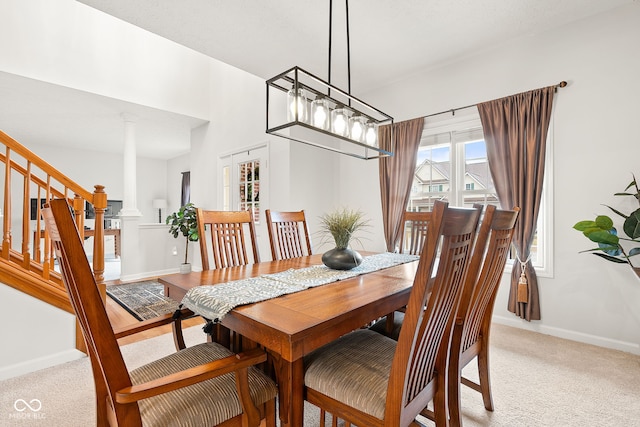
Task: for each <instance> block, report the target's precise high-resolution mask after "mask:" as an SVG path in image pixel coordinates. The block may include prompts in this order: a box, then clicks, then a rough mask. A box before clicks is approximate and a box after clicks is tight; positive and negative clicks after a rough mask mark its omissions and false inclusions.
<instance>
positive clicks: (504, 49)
mask: <svg viewBox="0 0 640 427" xmlns="http://www.w3.org/2000/svg"><path fill="white" fill-rule="evenodd" d="M638 22H640V3H633V4H631V5H629V6H626V7H623V8H620V9H617V10H614V11H612V12H610V13H607V14H604V15H601V16H598V17H595V18H589V19H586V20H583V21H579V22H575V23H574V24H572V25H568V26H566V27H563V28H560V29H557V30H554V31H550V32H547V33H541V34H536V35H532V36H530V37H526V38H522V39H520V40H516V41H513V42H509V43H505V44H504V45H503V46H501V47H500V48H497V49H493V50H489V51H485V52H479V53H478V55H476V56H473V57H468V58H464V59H461V60H460V61H459V62H456V63H452V64H448V65H445V66H442V67H441V68H437V69H433V70H428V71H425V72H424V73H422V74H420V75H416V76H413V77H412V78H408V79H405V80H403V81H400V82H397V83H394V84H392V85H390V86H389V87H386V88H384V89H382V90H380V91H378V92H375V93H369V94H366V95H362V98H363V99H365V100H367V102H369V103H371V104H372V105H375V106H377V107H378V108H380V109H381V110H382V111H385V112H389V113H390V114H391V115H393V116H394V117H395V118H396V120H397V121H400V120H406V119H410V118H414V117H421V116H424V115H428V114H431V113H436V112H439V111H445V110H449V109H451V108H456V107H461V106H465V105H469V104H474V103H477V102H482V101H488V100H491V99H495V98H500V97H503V96H508V95H511V94H515V93H519V92H523V91H527V90H531V89H535V88H539V87H544V86H549V85H552V84H557V83H559V82H560V81H561V80H566V81H568V82H569V85H568V86H567V87H566V88H564V89H560V90H559V91H558V92H557V94H556V98H555V105H554V112H553V119H554V122H555V127H554V128H553V171H552V172H553V182H554V187H553V196H554V201H553V204H554V208H553V229H554V239H553V250H554V259H553V264H554V274H553V277H541V278H540V280H539V281H540V283H539V285H540V305H541V311H542V320H541V321H536V322H531V323H528V322H525V321H522V320H520V319H519V318H517V317H515V316H514V315H513V314H511V313H509V312H508V311H507V310H506V301H507V292H508V285H507V284H506V283H504V281H503V284H502V286H501V288H500V292H499V295H498V300H497V302H496V312H495V316H496V320H497V321H499V322H502V323H508V324H511V325H515V326H518V327H522V328H526V329H533V330H537V331H540V332H544V333H548V334H552V335H557V336H562V337H567V338H571V339H575V340H578V341H585V342H589V343H594V344H597V345H602V346H606V347H612V348H617V349H622V350H624V351H628V352H632V353H636V354H640V332H639V331H640V280H638V279H637V278H636V277H635V275H633V273H632V272H631V271H630V270H629V269H628V268H627V267H625V266H620V265H614V264H612V263H608V262H606V261H603V260H601V259H598V258H596V257H594V256H593V255H591V254H579V253H578V252H579V251H581V250H584V249H589V248H590V247H591V246H592V245H590V244H589V242H588V241H587V240H586V239H585V238H584V237H583V236H582V235H581V234H580V233H578V232H577V231H575V230H573V229H572V226H573V224H575V223H576V222H577V221H579V220H583V219H592V218H594V217H595V215H597V214H607V209H606V208H605V207H603V206H602V204H609V205H612V206H622V205H621V203H622V201H621V200H620V198H618V197H614V196H613V193H615V192H620V191H623V190H624V188H625V187H626V185H627V184H628V183H629V182H630V181H631V173H635V174H636V176H640V169H638V159H639V158H640V141H639V140H638V132H637V125H636V122H637V116H638V113H640V109H639V107H638V96H637V95H638V94H639V93H640V79H639V78H638V70H640V56H639V55H638V54H637V52H638V46H637V45H638V43H637V42H638V40H640V25H638ZM341 167H342V169H341V174H342V175H343V176H344V175H346V174H348V173H349V171H350V170H352V169H353V167H354V166H353V164H352V162H351V160H350V159H343V160H342V166H341ZM362 170H363V176H362V179H360V180H359V181H357V180H352V182H353V183H354V187H353V188H351V189H349V191H345V192H343V193H341V198H342V199H343V200H345V201H354V203H360V204H362V205H363V206H365V205H366V206H367V211H369V212H372V213H373V212H375V213H376V214H377V215H379V216H380V215H381V214H380V213H379V212H380V204H379V201H378V200H377V199H376V198H375V197H373V194H374V192H373V191H370V190H369V187H370V186H371V183H374V182H377V171H376V168H373V167H369V165H368V164H367V165H364V166H363V167H362ZM364 174H366V178H364ZM365 193H366V194H371V196H372V197H371V198H370V199H368V200H365V197H364V196H363V194H365ZM619 229H620V228H619ZM637 262H638V263H640V260H638V261H637Z"/></svg>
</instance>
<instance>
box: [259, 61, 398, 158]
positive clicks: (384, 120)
mask: <svg viewBox="0 0 640 427" xmlns="http://www.w3.org/2000/svg"><path fill="white" fill-rule="evenodd" d="M266 87H267V97H266V102H267V110H266V125H267V128H266V132H267V133H268V134H270V135H275V136H279V137H281V138H286V139H289V140H293V141H297V142H301V143H303V144H307V145H311V146H314V147H318V148H322V149H325V150H330V151H333V152H336V153H340V154H345V155H348V156H351V157H356V158H359V159H364V160H370V159H378V158H381V157H388V156H393V151H387V150H384V149H382V148H379V147H377V146H373V145H369V144H367V143H364V142H359V141H355V140H353V139H351V138H349V137H345V136H341V135H337V134H335V133H333V132H331V131H329V130H324V129H321V128H318V127H315V126H313V125H311V124H310V123H306V122H304V121H300V120H298V113H297V111H296V114H295V117H294V120H293V121H288V120H286V119H285V120H284V122H279V123H278V124H276V125H274V126H272V127H270V125H269V120H270V109H273V108H277V109H278V111H279V112H280V114H283V112H285V111H286V108H287V105H286V103H285V104H284V105H282V104H277V103H276V101H274V99H276V96H272V91H277V92H276V93H279V92H284V94H285V96H284V98H285V99H286V94H287V92H288V91H289V90H291V89H292V88H293V89H295V90H296V91H298V90H299V89H304V90H305V91H306V92H307V93H310V94H314V95H315V96H322V97H324V98H325V99H326V100H328V102H329V104H330V108H331V109H333V108H334V107H335V106H336V105H343V106H344V107H345V108H347V109H348V110H350V111H352V112H355V113H358V114H360V115H362V116H363V117H365V118H366V119H367V120H368V121H371V122H373V123H375V124H376V125H377V126H378V129H379V128H380V126H384V125H393V117H391V116H389V115H388V114H386V113H383V112H382V111H380V110H378V109H377V108H374V107H372V106H371V105H369V104H367V103H365V102H364V101H361V100H360V99H358V98H356V97H354V96H352V95H350V94H348V93H347V92H345V91H343V90H341V89H339V88H337V87H335V86H333V85H331V84H329V83H327V82H325V81H324V80H322V79H320V78H319V77H316V76H314V75H313V74H311V73H309V72H307V71H305V70H303V69H302V68H300V67H298V66H295V67H293V68H291V69H289V70H287V71H285V72H283V73H281V74H278V75H277V76H275V77H273V78H271V79H269V80H267V81H266ZM276 100H277V99H276ZM272 103H274V105H271V104H272ZM307 108H309V107H308V106H307ZM272 122H273V118H272ZM296 129H305V130H304V131H299V132H297V131H296ZM306 130H311V131H314V132H318V133H319V134H323V135H326V136H329V137H332V138H335V139H337V140H340V141H346V142H348V143H349V145H346V147H347V148H344V147H345V144H341V148H337V147H333V146H330V145H326V143H323V142H320V141H313V140H310V139H309V138H308V136H305V137H302V136H299V135H296V133H299V134H302V133H309V132H308V131H306ZM287 131H288V132H287ZM391 132H392V134H391V140H392V141H393V126H391ZM311 135H313V134H311ZM319 139H325V140H326V139H327V138H326V137H320V138H319Z"/></svg>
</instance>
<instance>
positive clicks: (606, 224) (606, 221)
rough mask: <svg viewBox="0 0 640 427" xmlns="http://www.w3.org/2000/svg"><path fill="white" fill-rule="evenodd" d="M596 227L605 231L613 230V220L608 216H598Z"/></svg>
mask: <svg viewBox="0 0 640 427" xmlns="http://www.w3.org/2000/svg"><path fill="white" fill-rule="evenodd" d="M596 226H598V227H600V228H602V229H603V230H611V229H612V228H613V220H612V219H611V218H609V217H608V216H606V215H598V216H597V217H596Z"/></svg>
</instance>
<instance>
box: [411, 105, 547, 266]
mask: <svg viewBox="0 0 640 427" xmlns="http://www.w3.org/2000/svg"><path fill="white" fill-rule="evenodd" d="M550 129H551V128H550ZM549 133H550V134H551V133H552V132H551V131H550V132H549ZM550 145H551V144H547V149H548V150H549V151H548V153H547V167H546V168H545V170H546V172H545V173H546V176H545V182H546V183H547V185H545V187H550V176H549V175H550V173H549V170H551V166H550V164H549V162H550V157H549V152H550V149H549V147H550ZM549 193H550V191H547V190H546V188H545V189H543V194H542V203H541V207H540V214H539V215H538V225H537V232H536V236H535V237H534V242H533V244H532V246H531V260H532V262H533V265H534V266H535V267H536V270H537V272H538V273H539V274H541V275H549V274H550V273H551V270H550V264H551V258H550V253H549V252H550V244H547V242H550V241H551V238H550V232H549V231H550V226H549V224H550V221H549V215H550V213H549V212H550V198H549V197H550V195H549ZM435 200H443V201H448V202H449V203H450V204H451V205H452V206H466V207H471V206H472V205H473V204H475V203H480V204H483V205H487V204H495V205H498V206H499V205H500V204H499V202H498V197H497V195H496V190H495V187H494V185H493V180H492V178H491V173H490V170H489V162H488V159H487V150H486V145H485V142H484V135H483V133H482V125H481V123H480V119H479V117H478V114H477V111H474V112H472V113H467V114H465V115H464V116H462V117H459V118H453V119H450V118H444V119H440V120H437V119H435V120H432V119H428V120H426V121H425V127H424V131H423V133H422V140H421V142H420V147H419V149H418V157H417V161H416V169H415V175H414V179H413V185H412V187H411V195H410V198H409V204H408V206H407V210H411V211H430V210H431V208H432V206H433V202H434V201H435ZM505 208H510V207H505Z"/></svg>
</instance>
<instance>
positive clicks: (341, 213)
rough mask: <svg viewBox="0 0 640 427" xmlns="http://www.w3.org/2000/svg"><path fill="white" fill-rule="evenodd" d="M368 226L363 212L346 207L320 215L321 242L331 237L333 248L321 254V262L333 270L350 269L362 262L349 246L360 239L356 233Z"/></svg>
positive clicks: (327, 240)
mask: <svg viewBox="0 0 640 427" xmlns="http://www.w3.org/2000/svg"><path fill="white" fill-rule="evenodd" d="M368 226H369V220H367V219H366V218H365V217H364V213H362V212H361V211H356V210H352V209H348V208H342V209H337V210H335V211H333V212H329V213H326V214H324V215H322V216H320V233H322V236H323V238H322V243H327V242H329V241H330V239H331V238H332V239H333V241H334V243H335V245H336V246H335V248H333V249H331V250H329V251H327V252H325V253H324V254H323V255H322V262H323V263H324V264H325V265H326V266H327V267H329V268H332V269H334V270H350V269H352V268H354V267H357V266H358V265H360V264H361V263H362V255H360V254H359V253H358V252H357V251H355V250H353V249H351V247H350V246H349V245H350V243H351V241H352V240H355V241H358V242H359V241H360V239H359V238H358V236H357V235H356V233H358V232H359V231H361V230H363V229H364V228H366V227H368Z"/></svg>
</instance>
